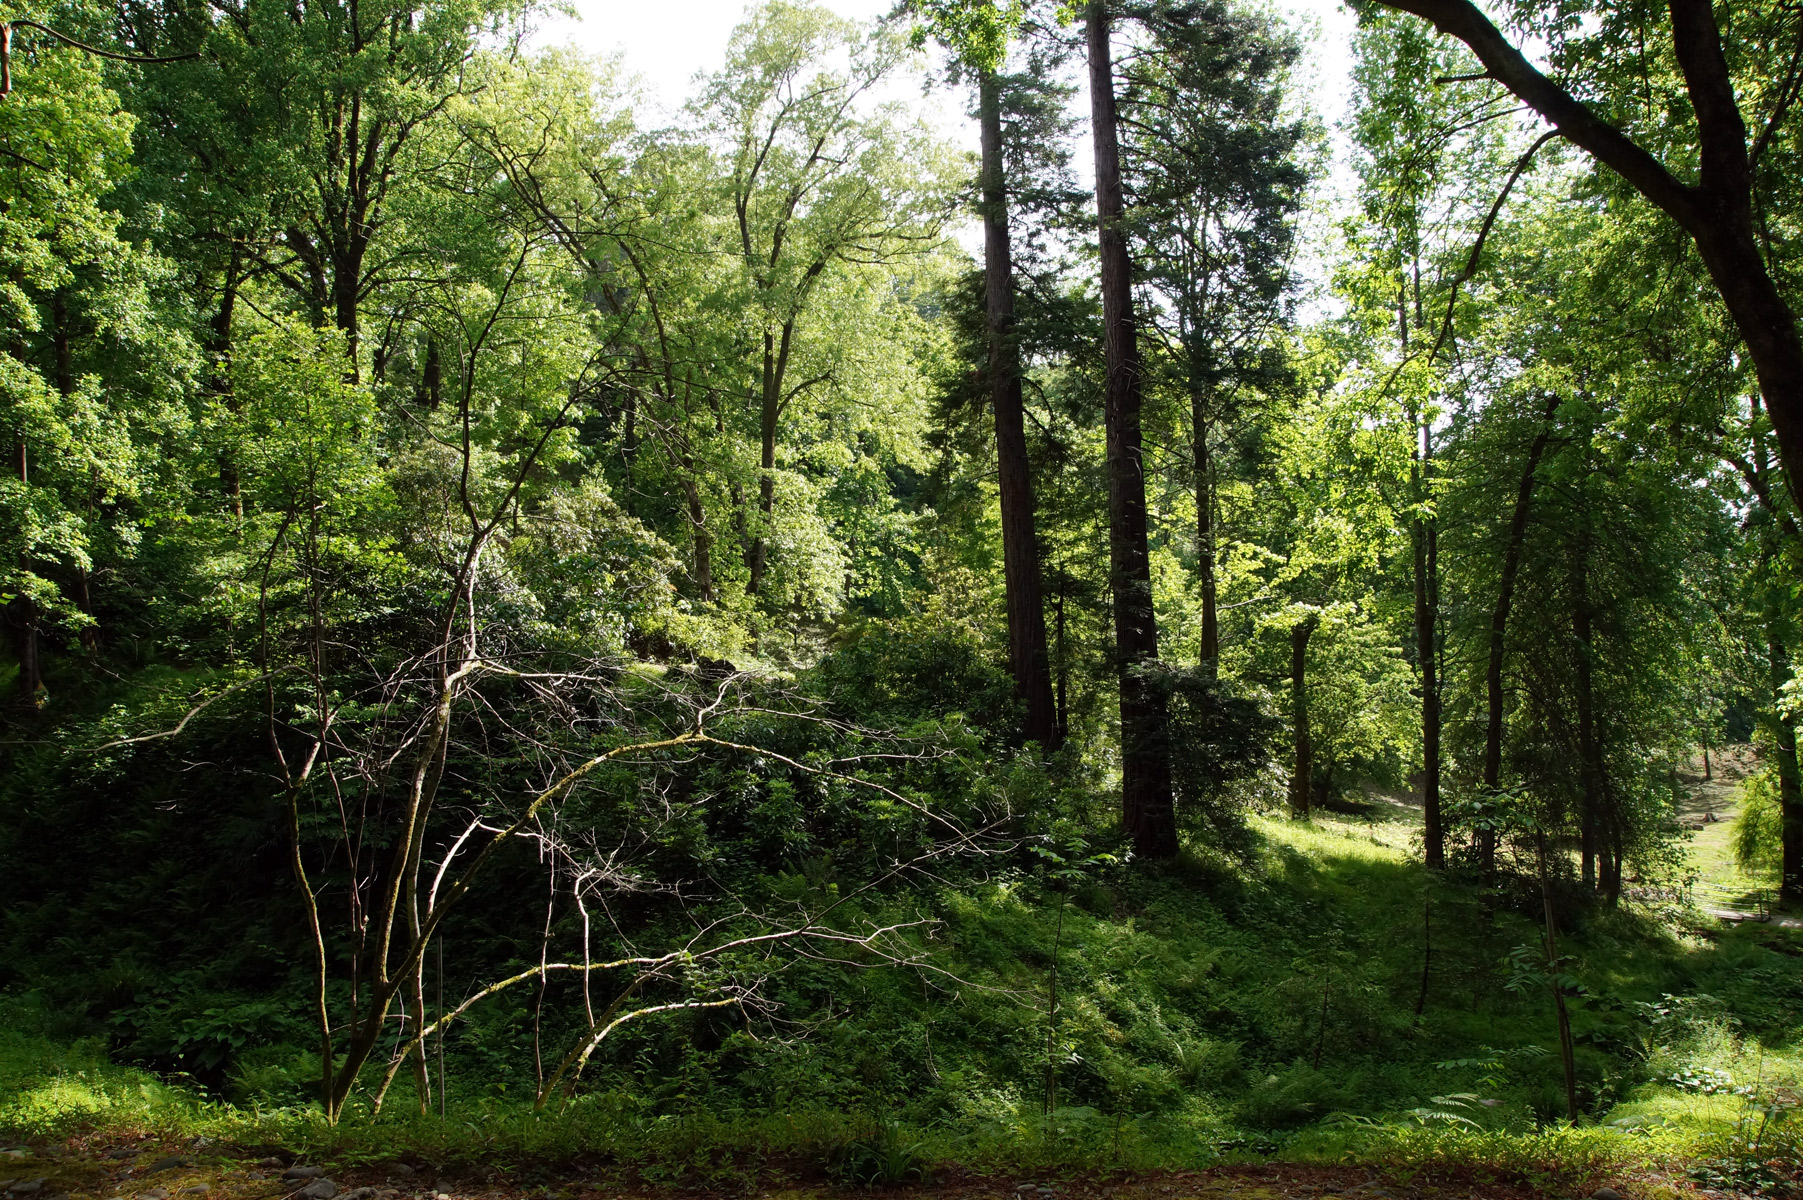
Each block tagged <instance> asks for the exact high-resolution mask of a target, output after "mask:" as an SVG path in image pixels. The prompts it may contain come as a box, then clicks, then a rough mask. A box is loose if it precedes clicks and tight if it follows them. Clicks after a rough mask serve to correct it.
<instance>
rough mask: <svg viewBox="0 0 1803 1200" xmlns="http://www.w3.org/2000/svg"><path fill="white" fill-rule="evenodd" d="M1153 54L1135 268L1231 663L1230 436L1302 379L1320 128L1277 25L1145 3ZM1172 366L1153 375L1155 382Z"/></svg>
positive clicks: (1135, 101)
mask: <svg viewBox="0 0 1803 1200" xmlns="http://www.w3.org/2000/svg"><path fill="white" fill-rule="evenodd" d="M1132 11H1133V15H1134V16H1135V17H1136V18H1137V22H1138V24H1139V25H1140V26H1141V27H1142V28H1143V30H1144V37H1143V39H1142V42H1143V44H1141V45H1139V46H1137V47H1136V52H1135V54H1134V55H1133V57H1132V59H1131V60H1130V61H1128V62H1127V63H1126V64H1125V65H1124V67H1123V70H1122V83H1123V87H1122V91H1121V96H1120V108H1121V112H1122V117H1123V124H1124V127H1123V134H1122V154H1123V171H1124V176H1125V186H1126V190H1127V194H1128V198H1129V207H1130V211H1131V214H1132V218H1131V221H1130V226H1131V229H1132V231H1133V234H1134V243H1135V249H1136V253H1135V258H1134V262H1135V266H1136V268H1137V270H1138V272H1139V275H1140V278H1141V280H1142V281H1143V282H1144V283H1145V284H1147V285H1149V286H1150V287H1151V288H1153V289H1154V290H1155V291H1156V292H1157V293H1158V295H1159V296H1160V298H1161V299H1162V301H1163V303H1161V304H1155V305H1152V306H1149V308H1148V311H1147V327H1148V328H1147V332H1148V333H1149V334H1151V335H1152V336H1153V337H1155V338H1156V339H1157V342H1156V344H1158V346H1159V348H1160V350H1161V351H1162V352H1163V354H1162V358H1163V359H1165V360H1166V361H1168V364H1169V365H1168V367H1166V370H1167V371H1168V372H1169V373H1171V374H1173V375H1175V376H1176V378H1175V379H1174V380H1173V381H1172V384H1171V390H1173V391H1178V392H1180V393H1181V394H1182V396H1183V398H1184V401H1185V403H1184V404H1182V406H1181V409H1182V412H1181V414H1180V415H1179V416H1178V418H1177V421H1176V422H1175V423H1176V424H1178V425H1179V426H1181V425H1182V424H1183V419H1184V418H1185V417H1187V421H1188V428H1187V430H1185V431H1184V434H1183V435H1181V436H1182V439H1183V440H1185V441H1187V442H1188V444H1189V451H1190V454H1189V464H1188V465H1189V474H1190V477H1191V479H1190V482H1191V486H1192V488H1193V490H1194V495H1195V505H1196V571H1197V576H1198V582H1199V584H1200V588H1201V601H1202V630H1201V638H1200V645H1199V657H1200V658H1201V660H1202V662H1203V663H1204V664H1205V665H1207V666H1209V667H1211V668H1212V667H1213V666H1214V665H1215V664H1216V663H1217V661H1218V659H1219V657H1220V621H1219V598H1218V592H1219V586H1218V574H1219V556H1220V549H1219V545H1218V541H1219V539H1220V537H1221V531H1220V530H1219V529H1218V528H1217V525H1218V510H1219V503H1218V500H1217V496H1216V492H1217V487H1218V483H1219V479H1220V474H1221V471H1220V465H1219V464H1218V461H1217V460H1218V458H1219V456H1220V455H1221V454H1222V453H1224V452H1227V451H1229V450H1230V449H1231V446H1232V435H1231V426H1232V424H1233V422H1234V421H1235V420H1236V419H1238V418H1239V417H1240V416H1241V415H1242V414H1243V413H1245V412H1247V411H1248V410H1250V409H1252V408H1253V407H1254V406H1255V405H1256V403H1257V401H1258V397H1259V394H1260V393H1261V392H1264V393H1268V392H1269V391H1270V390H1272V389H1273V388H1275V387H1278V386H1281V385H1282V384H1283V383H1284V382H1285V380H1286V377H1287V375H1288V371H1287V370H1286V364H1285V362H1284V356H1283V345H1282V339H1281V338H1280V337H1279V336H1278V332H1279V329H1280V327H1281V325H1282V324H1283V323H1284V322H1285V321H1286V320H1287V318H1288V316H1289V311H1288V310H1289V300H1290V298H1291V295H1292V292H1293V287H1294V275H1293V271H1292V263H1291V259H1292V256H1293V253H1294V249H1295V244H1296V229H1295V219H1296V216H1297V213H1298V211H1299V209H1300V207H1301V204H1302V194H1303V188H1304V186H1305V185H1306V183H1307V179H1308V174H1307V171H1306V169H1305V167H1304V165H1303V163H1302V161H1301V156H1302V153H1303V151H1304V150H1305V148H1306V145H1307V139H1308V135H1309V129H1308V125H1307V123H1306V122H1304V121H1301V120H1297V119H1293V118H1291V117H1289V116H1288V115H1287V114H1286V103H1287V99H1288V95H1289V71H1290V70H1291V68H1292V67H1293V66H1294V64H1295V62H1296V59H1297V57H1298V55H1299V54H1300V49H1299V47H1298V46H1297V44H1296V42H1295V40H1294V38H1293V36H1291V35H1290V34H1289V33H1288V32H1287V31H1285V30H1284V29H1282V28H1281V27H1280V26H1279V25H1277V23H1276V22H1275V20H1274V19H1272V18H1271V17H1269V16H1264V15H1258V14H1253V13H1250V12H1243V11H1238V10H1235V9H1232V8H1229V7H1228V6H1227V5H1225V4H1222V3H1220V2H1219V0H1176V2H1171V3H1157V4H1148V5H1143V6H1137V7H1135V8H1134V9H1133V10H1132ZM1160 365H1163V364H1154V367H1153V371H1154V372H1156V370H1157V367H1158V366H1160Z"/></svg>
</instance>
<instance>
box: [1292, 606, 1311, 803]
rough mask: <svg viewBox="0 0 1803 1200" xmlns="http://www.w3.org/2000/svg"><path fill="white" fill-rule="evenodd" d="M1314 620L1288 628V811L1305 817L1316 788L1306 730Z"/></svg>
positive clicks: (1301, 622) (1307, 731)
mask: <svg viewBox="0 0 1803 1200" xmlns="http://www.w3.org/2000/svg"><path fill="white" fill-rule="evenodd" d="M1316 624H1317V622H1316V619H1315V618H1314V617H1309V618H1308V619H1307V620H1303V621H1298V622H1297V623H1296V624H1295V625H1292V626H1291V627H1290V726H1291V729H1292V732H1293V734H1294V742H1295V750H1296V754H1295V761H1294V764H1293V765H1292V768H1291V770H1290V811H1291V812H1292V813H1294V814H1295V815H1296V816H1298V817H1306V816H1308V813H1309V809H1310V807H1312V801H1313V799H1314V788H1315V746H1314V742H1313V740H1312V739H1311V738H1310V737H1309V730H1308V640H1309V638H1310V637H1312V636H1313V635H1314V632H1315V625H1316Z"/></svg>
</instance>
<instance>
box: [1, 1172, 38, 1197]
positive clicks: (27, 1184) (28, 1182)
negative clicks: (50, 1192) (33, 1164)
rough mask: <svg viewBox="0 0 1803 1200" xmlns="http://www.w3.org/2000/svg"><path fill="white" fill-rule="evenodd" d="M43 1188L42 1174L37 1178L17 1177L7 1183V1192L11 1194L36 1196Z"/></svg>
mask: <svg viewBox="0 0 1803 1200" xmlns="http://www.w3.org/2000/svg"><path fill="white" fill-rule="evenodd" d="M43 1190H44V1180H43V1177H42V1176H39V1177H38V1178H37V1179H15V1180H13V1181H12V1182H11V1183H9V1184H7V1185H6V1194H7V1195H9V1196H35V1195H37V1194H38V1193H39V1192H41V1191H43Z"/></svg>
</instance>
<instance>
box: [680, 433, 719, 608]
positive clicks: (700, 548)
mask: <svg viewBox="0 0 1803 1200" xmlns="http://www.w3.org/2000/svg"><path fill="white" fill-rule="evenodd" d="M682 465H683V469H684V470H687V471H690V472H693V471H694V469H695V461H694V459H692V458H688V459H685V460H684V461H683V464H682ZM682 490H683V494H684V495H685V496H686V497H687V498H688V502H689V538H690V540H691V544H692V545H693V547H694V552H695V566H694V577H695V589H696V590H697V591H698V592H700V593H701V598H702V599H703V600H712V599H713V598H714V565H713V548H714V537H713V534H711V533H710V532H708V528H707V509H706V508H704V507H703V506H702V503H701V487H700V485H699V484H697V483H696V482H695V479H694V476H693V475H690V477H689V478H687V479H684V480H683V481H682Z"/></svg>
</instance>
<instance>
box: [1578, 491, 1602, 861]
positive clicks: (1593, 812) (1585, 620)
mask: <svg viewBox="0 0 1803 1200" xmlns="http://www.w3.org/2000/svg"><path fill="white" fill-rule="evenodd" d="M1583 520H1584V523H1583V526H1582V527H1581V528H1580V529H1579V530H1578V544H1577V546H1576V548H1575V550H1574V553H1573V554H1572V562H1571V631H1572V639H1573V643H1574V645H1573V650H1574V656H1573V657H1574V662H1575V670H1574V671H1573V690H1574V693H1575V695H1574V697H1573V702H1574V704H1575V706H1576V708H1577V718H1578V775H1579V780H1580V783H1581V786H1582V795H1581V800H1580V808H1579V811H1578V853H1579V856H1580V859H1581V862H1582V877H1583V881H1584V886H1585V887H1586V888H1589V889H1594V888H1595V887H1596V882H1597V876H1596V859H1597V850H1598V836H1599V834H1600V833H1601V832H1602V831H1601V823H1602V821H1603V816H1604V814H1603V808H1604V790H1605V781H1604V779H1603V770H1602V766H1603V764H1602V746H1601V744H1600V742H1599V741H1598V739H1597V733H1596V697H1595V695H1594V692H1593V686H1594V680H1593V665H1594V661H1595V660H1594V650H1593V647H1592V644H1591V635H1592V629H1591V624H1592V622H1591V612H1590V561H1589V559H1590V531H1589V528H1588V515H1587V514H1586V516H1585V517H1584V519H1583Z"/></svg>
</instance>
